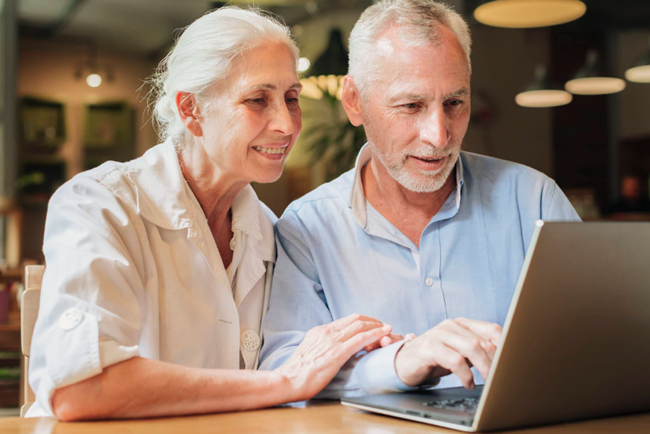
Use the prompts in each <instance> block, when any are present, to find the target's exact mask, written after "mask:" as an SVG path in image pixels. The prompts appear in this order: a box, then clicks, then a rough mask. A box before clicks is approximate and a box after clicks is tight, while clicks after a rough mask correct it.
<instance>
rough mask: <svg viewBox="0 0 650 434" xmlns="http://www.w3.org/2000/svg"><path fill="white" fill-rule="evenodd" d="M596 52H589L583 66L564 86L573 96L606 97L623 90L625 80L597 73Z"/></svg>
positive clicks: (597, 58) (597, 57)
mask: <svg viewBox="0 0 650 434" xmlns="http://www.w3.org/2000/svg"><path fill="white" fill-rule="evenodd" d="M598 60H599V56H598V52H597V51H596V50H589V51H588V52H587V59H586V61H585V64H584V66H583V67H582V68H580V70H579V71H578V72H577V73H576V75H575V77H574V78H573V79H572V80H569V81H567V82H566V84H565V85H564V87H565V89H566V90H568V91H569V92H571V93H572V94H574V95H608V94H611V93H617V92H620V91H622V90H623V89H625V80H623V79H620V78H616V77H611V76H608V75H607V74H604V73H602V72H601V71H599V65H598V63H599V62H598Z"/></svg>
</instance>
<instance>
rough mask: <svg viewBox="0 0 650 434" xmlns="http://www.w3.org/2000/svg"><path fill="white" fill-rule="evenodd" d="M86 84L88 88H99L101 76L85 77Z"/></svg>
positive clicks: (91, 75)
mask: <svg viewBox="0 0 650 434" xmlns="http://www.w3.org/2000/svg"><path fill="white" fill-rule="evenodd" d="M86 83H87V84H88V86H90V87H99V85H100V84H102V76H101V75H99V74H90V75H88V77H86Z"/></svg>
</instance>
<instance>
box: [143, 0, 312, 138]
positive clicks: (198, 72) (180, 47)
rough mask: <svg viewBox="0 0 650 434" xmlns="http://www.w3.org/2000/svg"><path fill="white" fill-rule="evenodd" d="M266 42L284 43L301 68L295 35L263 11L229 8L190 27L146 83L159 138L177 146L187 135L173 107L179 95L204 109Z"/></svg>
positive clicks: (210, 15)
mask: <svg viewBox="0 0 650 434" xmlns="http://www.w3.org/2000/svg"><path fill="white" fill-rule="evenodd" d="M267 42H281V43H284V44H286V45H287V47H289V50H290V51H291V53H292V54H293V57H294V60H295V61H296V63H297V61H298V57H299V50H298V47H297V45H296V43H295V41H294V40H293V39H292V37H291V30H290V29H289V28H288V27H287V26H285V25H284V24H282V23H281V22H280V21H279V19H277V18H275V17H274V16H272V15H271V14H270V13H269V12H265V11H261V10H260V9H256V8H250V9H248V10H244V9H240V8H238V7H236V6H226V7H222V8H220V9H216V10H214V11H210V12H207V13H206V14H205V15H203V16H202V17H201V18H199V19H197V20H196V21H194V22H193V23H192V24H190V25H189V26H188V27H186V28H185V30H184V31H183V32H182V35H181V36H180V37H179V38H178V39H177V40H176V42H175V44H174V46H173V47H172V49H171V51H170V52H169V54H168V55H167V56H166V57H165V58H164V59H163V60H162V61H161V62H160V64H159V65H158V68H157V69H156V72H155V73H154V74H153V75H152V76H151V78H150V79H149V81H148V82H149V84H150V85H151V87H152V90H151V92H150V94H149V98H150V101H153V102H154V103H155V106H154V109H153V112H154V113H153V120H154V123H155V125H156V126H157V127H158V128H157V129H158V133H159V135H160V138H161V139H162V140H165V139H167V138H168V137H172V139H174V140H175V141H177V140H179V139H180V138H182V137H183V136H184V134H185V126H184V125H183V123H182V122H181V119H180V116H179V114H178V108H177V107H176V102H175V99H176V94H177V93H178V92H189V93H192V94H193V95H194V97H195V98H196V100H197V103H198V104H199V105H200V106H203V105H205V103H206V101H207V99H208V97H209V91H210V89H211V88H212V87H213V86H214V85H215V84H217V83H219V82H221V81H223V80H225V79H226V77H227V76H228V73H229V72H230V68H231V66H232V63H233V60H234V59H235V58H236V57H237V56H238V55H241V54H242V52H243V51H244V50H246V49H250V48H254V47H256V46H259V45H261V44H264V43H267Z"/></svg>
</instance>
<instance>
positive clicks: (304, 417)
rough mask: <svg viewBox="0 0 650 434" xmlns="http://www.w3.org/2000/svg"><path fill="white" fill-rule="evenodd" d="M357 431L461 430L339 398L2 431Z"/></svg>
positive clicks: (572, 427) (567, 431)
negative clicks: (341, 401)
mask: <svg viewBox="0 0 650 434" xmlns="http://www.w3.org/2000/svg"><path fill="white" fill-rule="evenodd" d="M90 432H92V433H93V434H103V433H111V434H112V433H143V434H148V433H151V434H165V433H182V434H198V433H210V434H213V433H217V434H218V433H238V434H257V433H287V434H291V433H301V434H302V433H323V434H338V433H354V434H394V433H400V434H401V433H405V434H419V433H448V434H449V433H459V432H460V431H452V430H447V429H444V428H437V427H434V426H432V425H425V424H420V423H416V422H409V421H405V420H401V419H394V418H391V417H387V416H380V415H375V414H370V413H365V412H362V411H359V410H354V409H351V408H349V407H344V406H342V405H340V404H338V403H335V402H332V401H328V402H327V403H310V404H308V405H306V406H303V407H302V408H296V407H281V408H271V409H267V410H258V411H249V412H242V413H225V414H215V415H207V416H191V417H173V418H165V419H147V420H126V421H110V422H73V423H59V422H56V421H55V420H54V419H50V418H34V419H20V418H16V417H13V418H4V419H0V433H2V434H28V433H38V434H82V433H90ZM649 432H650V413H645V414H641V415H632V416H624V417H617V418H608V419H600V420H590V421H585V422H576V423H570V424H563V425H553V426H547V427H541V428H532V429H528V430H516V431H507V433H508V434H520V433H526V434H551V433H552V434H594V433H603V434H604V433H616V434H632V433H634V434H637V433H638V434H641V433H643V434H647V433H649Z"/></svg>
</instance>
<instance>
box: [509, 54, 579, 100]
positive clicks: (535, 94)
mask: <svg viewBox="0 0 650 434" xmlns="http://www.w3.org/2000/svg"><path fill="white" fill-rule="evenodd" d="M572 100H573V95H571V94H570V93H569V92H567V91H566V90H564V89H561V88H560V86H558V85H557V84H555V83H551V81H550V80H549V78H548V75H547V70H546V66H545V65H543V64H539V65H537V67H536V68H535V74H534V75H533V79H532V80H531V82H530V83H528V86H526V90H524V91H523V92H520V93H518V94H517V96H516V97H515V102H516V103H517V104H518V105H520V106H522V107H533V108H539V107H558V106H561V105H567V104H569V103H570V102H571V101H572Z"/></svg>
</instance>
